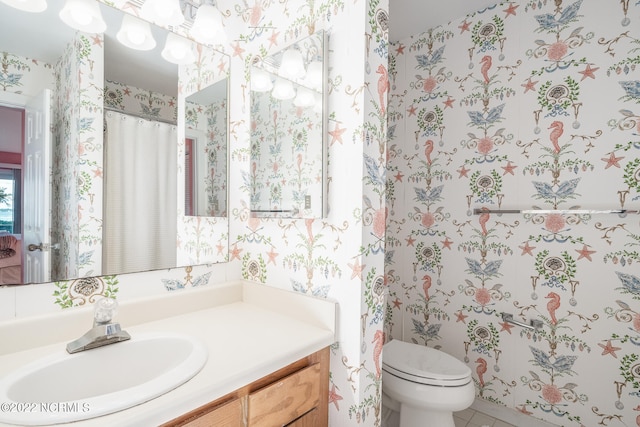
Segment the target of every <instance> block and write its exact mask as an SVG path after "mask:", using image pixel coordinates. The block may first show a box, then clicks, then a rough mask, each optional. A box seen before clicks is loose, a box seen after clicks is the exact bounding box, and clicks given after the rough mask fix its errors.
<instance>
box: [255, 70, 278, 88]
mask: <svg viewBox="0 0 640 427" xmlns="http://www.w3.org/2000/svg"><path fill="white" fill-rule="evenodd" d="M271 88H273V83H272V82H271V77H270V76H269V74H268V73H267V72H266V71H264V70H261V69H260V68H252V69H251V90H252V91H254V92H267V91H270V90H271Z"/></svg>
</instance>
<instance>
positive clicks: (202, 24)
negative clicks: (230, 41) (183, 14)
mask: <svg viewBox="0 0 640 427" xmlns="http://www.w3.org/2000/svg"><path fill="white" fill-rule="evenodd" d="M191 35H192V36H193V38H194V39H195V40H196V41H198V42H200V43H202V44H214V43H218V44H220V43H224V42H226V40H227V35H226V34H225V32H224V29H223V26H222V14H221V13H220V11H219V10H218V9H217V8H216V7H215V6H212V5H210V4H203V5H202V6H200V7H199V8H198V12H196V19H195V20H194V21H193V27H192V28H191Z"/></svg>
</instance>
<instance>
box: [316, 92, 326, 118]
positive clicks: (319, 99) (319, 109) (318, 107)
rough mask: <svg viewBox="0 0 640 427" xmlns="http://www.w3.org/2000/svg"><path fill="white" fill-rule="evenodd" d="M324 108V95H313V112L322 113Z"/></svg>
mask: <svg viewBox="0 0 640 427" xmlns="http://www.w3.org/2000/svg"><path fill="white" fill-rule="evenodd" d="M323 109H324V107H323V105H322V95H320V94H319V93H315V94H314V95H313V112H314V113H318V114H322V110H323Z"/></svg>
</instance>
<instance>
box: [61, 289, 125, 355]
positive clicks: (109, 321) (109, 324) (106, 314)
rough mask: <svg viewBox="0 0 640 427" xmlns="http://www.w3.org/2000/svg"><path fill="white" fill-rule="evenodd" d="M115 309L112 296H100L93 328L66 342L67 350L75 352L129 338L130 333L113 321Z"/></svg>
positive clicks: (116, 309)
mask: <svg viewBox="0 0 640 427" xmlns="http://www.w3.org/2000/svg"><path fill="white" fill-rule="evenodd" d="M117 311H118V302H117V301H116V300H115V299H113V298H101V299H99V300H98V301H96V304H95V309H94V313H93V328H91V329H89V330H88V331H87V332H86V333H85V334H84V335H83V336H81V337H80V338H78V339H77V340H75V341H71V342H70V343H69V344H67V352H69V353H77V352H79V351H84V350H90V349H92V348H97V347H102V346H104V345H109V344H114V343H117V342H120V341H126V340H128V339H131V335H129V333H128V332H127V331H123V330H122V329H121V328H120V324H119V323H116V322H113V318H114V317H115V315H116V312H117Z"/></svg>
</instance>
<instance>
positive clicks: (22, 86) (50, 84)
mask: <svg viewBox="0 0 640 427" xmlns="http://www.w3.org/2000/svg"><path fill="white" fill-rule="evenodd" d="M54 85H55V80H54V75H53V65H52V64H47V63H46V62H44V61H40V60H38V59H30V58H25V57H24V56H20V55H18V54H16V53H15V52H2V51H0V91H2V92H12V93H19V94H23V95H28V96H35V95H37V94H38V93H40V92H41V91H42V90H43V89H53V88H54Z"/></svg>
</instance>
